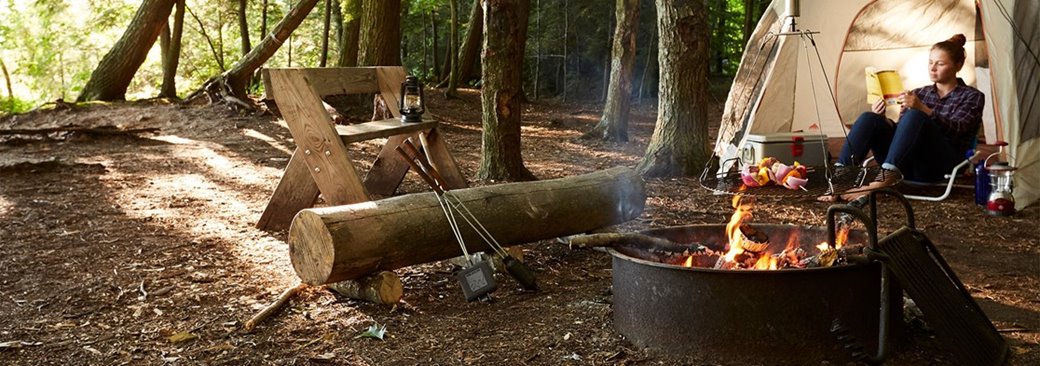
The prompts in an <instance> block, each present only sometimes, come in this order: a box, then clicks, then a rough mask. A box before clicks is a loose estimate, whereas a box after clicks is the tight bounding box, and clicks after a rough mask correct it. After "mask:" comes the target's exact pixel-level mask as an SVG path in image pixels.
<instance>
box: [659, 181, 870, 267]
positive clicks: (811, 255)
mask: <svg viewBox="0 0 1040 366" xmlns="http://www.w3.org/2000/svg"><path fill="white" fill-rule="evenodd" d="M753 205H754V197H750V196H743V195H735V196H734V197H733V209H734V211H733V215H732V216H731V217H730V219H729V222H728V223H727V224H726V231H725V235H726V236H725V238H726V240H727V241H726V246H725V249H724V250H725V252H723V253H717V252H710V251H703V252H696V253H693V254H689V255H686V257H685V260H682V261H681V262H682V266H683V267H703V268H713V269H727V270H782V269H795V268H816V267H830V266H833V265H840V264H846V263H847V259H848V256H849V255H856V254H861V253H862V252H863V245H862V244H855V245H849V246H848V247H846V242H847V241H848V237H849V225H840V226H839V228H838V232H837V234H836V239H835V243H834V245H831V244H830V243H828V242H826V241H822V242H820V243H819V244H815V245H803V244H802V240H801V238H800V235H799V234H800V232H799V231H790V232H789V233H788V234H787V235H786V237H783V238H778V237H770V236H769V235H767V234H766V233H765V232H763V231H761V230H758V229H756V228H755V226H754V225H752V224H751V218H752V217H753V215H752V207H753ZM781 242H782V243H784V244H783V245H780V244H779V243H781ZM705 255H709V256H712V257H717V259H716V260H715V261H714V263H712V262H710V261H704V260H697V257H702V256H705ZM664 262H665V263H668V261H664ZM669 264H678V263H669Z"/></svg>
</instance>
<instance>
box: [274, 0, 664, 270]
mask: <svg viewBox="0 0 1040 366" xmlns="http://www.w3.org/2000/svg"><path fill="white" fill-rule="evenodd" d="M490 1H494V0H490ZM451 194H453V195H455V196H456V197H458V199H459V200H460V201H461V202H462V203H463V205H465V206H466V208H468V209H469V210H470V211H471V212H472V213H473V215H474V216H476V217H478V218H479V220H480V223H481V224H482V225H483V226H484V227H485V228H486V229H487V231H488V232H490V233H491V234H492V235H494V237H495V239H496V240H497V241H498V242H499V243H500V244H501V245H503V246H513V245H518V244H523V243H528V242H532V241H537V240H544V239H550V238H556V237H560V236H567V235H572V234H576V233H583V232H587V231H590V230H593V229H597V228H601V227H604V226H609V225H616V224H620V223H623V222H626V221H629V220H632V219H634V218H636V217H638V216H639V215H640V214H641V213H642V211H643V208H644V204H645V201H646V193H645V191H644V186H643V181H642V179H641V178H640V177H639V176H638V175H637V174H636V173H635V171H633V170H631V169H629V168H624V167H618V168H613V169H608V170H603V171H598V172H595V173H590V174H585V175H580V176H572V177H566V178H560V179H553V180H545V181H538V182H526V183H511V184H500V185H493V186H484V187H477V188H467V189H459V190H454V191H451ZM462 225H463V226H465V225H466V224H465V223H464V222H463V223H462ZM517 228H523V230H517ZM462 235H463V239H464V242H465V243H466V246H467V248H468V250H470V251H472V252H477V251H486V250H491V249H490V248H489V247H487V245H486V244H485V243H484V241H482V240H481V239H480V238H479V237H478V236H477V234H476V232H474V231H472V230H469V228H465V227H464V228H463V230H462ZM288 242H289V257H290V260H291V261H292V264H293V268H294V269H295V270H296V274H297V275H298V276H299V277H300V279H301V280H303V282H305V283H307V284H312V285H319V284H324V283H331V282H338V281H343V280H349V279H356V278H360V277H362V276H364V275H367V274H370V273H373V272H376V271H389V270H393V269H397V268H401V267H405V266H410V265H415V264H420V263H427V262H431V261H437V260H444V259H448V258H452V257H455V256H458V255H460V254H461V251H460V249H459V245H458V243H457V242H456V241H455V237H454V235H453V234H452V230H451V228H450V227H449V225H448V223H447V221H446V219H445V218H444V212H443V211H442V210H441V206H440V204H439V203H438V202H437V198H436V196H435V193H432V192H429V193H416V194H409V195H405V196H397V197H392V198H387V199H383V200H380V201H379V204H378V205H373V204H372V203H371V202H368V203H358V204H353V205H346V206H334V207H321V208H311V209H305V210H302V211H300V213H298V214H297V215H296V218H294V219H293V223H292V226H291V227H290V229H289V239H288Z"/></svg>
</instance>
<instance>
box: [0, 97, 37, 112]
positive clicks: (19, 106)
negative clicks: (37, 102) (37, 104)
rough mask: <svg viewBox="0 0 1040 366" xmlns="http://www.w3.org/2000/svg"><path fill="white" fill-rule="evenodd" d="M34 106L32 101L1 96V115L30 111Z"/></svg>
mask: <svg viewBox="0 0 1040 366" xmlns="http://www.w3.org/2000/svg"><path fill="white" fill-rule="evenodd" d="M32 108H33V104H32V102H29V101H27V100H21V99H18V98H17V97H16V98H13V99H12V98H7V97H4V98H0V116H4V115H8V114H16V113H24V112H28V111H29V110H31V109H32Z"/></svg>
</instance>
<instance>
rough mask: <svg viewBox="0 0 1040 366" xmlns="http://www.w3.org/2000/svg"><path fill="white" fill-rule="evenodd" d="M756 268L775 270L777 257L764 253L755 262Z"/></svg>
mask: <svg viewBox="0 0 1040 366" xmlns="http://www.w3.org/2000/svg"><path fill="white" fill-rule="evenodd" d="M754 268H755V269H769V270H775V269H776V258H775V257H773V256H772V255H771V254H770V253H766V254H763V255H762V256H761V257H759V258H758V261H756V262H755V266H754Z"/></svg>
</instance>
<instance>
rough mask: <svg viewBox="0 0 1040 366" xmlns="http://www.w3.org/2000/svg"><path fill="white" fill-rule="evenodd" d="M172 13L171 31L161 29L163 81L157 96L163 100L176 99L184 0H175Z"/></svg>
mask: <svg viewBox="0 0 1040 366" xmlns="http://www.w3.org/2000/svg"><path fill="white" fill-rule="evenodd" d="M176 1H177V3H176V5H175V7H174V9H175V10H174V12H173V31H172V32H170V31H169V27H164V28H163V37H162V39H163V43H165V45H163V46H162V49H163V55H162V68H163V81H162V87H161V88H159V96H160V97H163V98H170V99H176V98H177V66H178V64H180V58H181V35H183V34H184V0H176Z"/></svg>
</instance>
